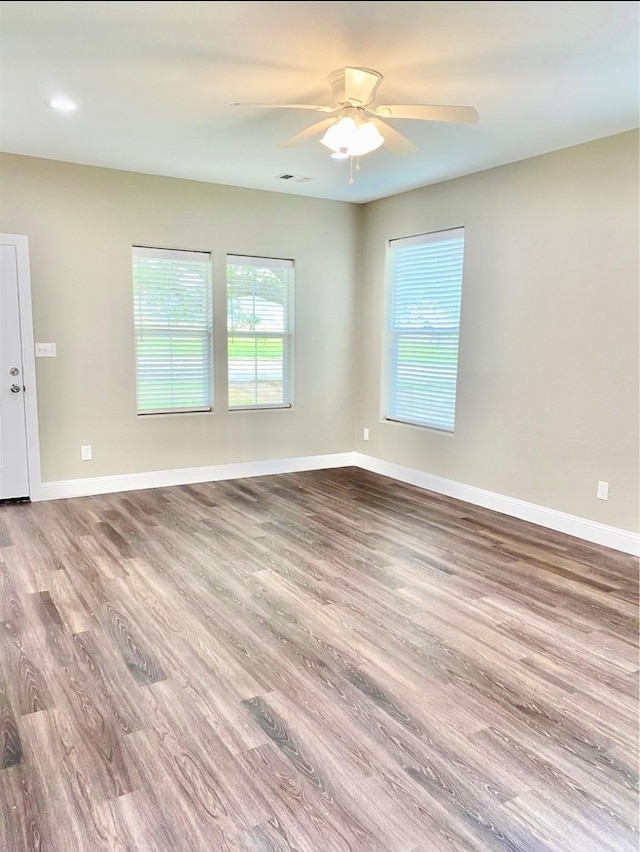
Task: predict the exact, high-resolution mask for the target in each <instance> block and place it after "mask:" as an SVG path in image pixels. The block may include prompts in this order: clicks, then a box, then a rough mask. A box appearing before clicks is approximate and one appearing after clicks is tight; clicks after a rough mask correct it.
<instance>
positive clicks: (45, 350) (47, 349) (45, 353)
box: [36, 343, 57, 358]
mask: <svg viewBox="0 0 640 852" xmlns="http://www.w3.org/2000/svg"><path fill="white" fill-rule="evenodd" d="M56 354H57V353H56V344H55V343H36V358H55V357H56Z"/></svg>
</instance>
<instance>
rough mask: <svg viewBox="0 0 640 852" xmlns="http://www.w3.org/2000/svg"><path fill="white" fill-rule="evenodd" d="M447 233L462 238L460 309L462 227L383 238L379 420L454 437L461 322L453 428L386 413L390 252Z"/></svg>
mask: <svg viewBox="0 0 640 852" xmlns="http://www.w3.org/2000/svg"><path fill="white" fill-rule="evenodd" d="M443 234H448V235H449V236H448V237H447V239H451V240H454V239H456V238H459V236H460V235H462V238H463V265H462V281H461V285H460V286H461V293H460V305H461V309H462V287H463V285H464V252H465V249H466V240H465V226H464V225H454V226H452V227H448V228H440V229H438V230H437V231H427V232H424V233H420V234H412V235H411V236H408V237H398V238H393V239H389V240H387V241H386V250H385V279H384V281H385V292H384V300H383V317H382V321H383V346H382V370H381V392H380V422H381V423H391V424H394V425H396V426H398V425H399V426H410V427H412V428H414V429H420V430H422V431H427V432H434V433H437V434H438V435H443V436H448V437H453V436H454V434H455V428H456V420H457V411H458V377H459V372H460V339H461V334H460V330H461V325H462V318H461V319H460V326H459V329H458V359H457V363H456V394H455V399H454V411H453V428H452V429H447V428H445V427H443V426H435V425H433V424H431V423H420V422H418V421H416V420H409V419H401V418H400V417H398V416H396V415H391V414H390V413H389V409H390V407H391V406H390V400H391V397H392V389H393V386H394V383H395V376H394V371H393V358H392V350H393V345H394V342H395V340H396V339H397V335H396V334H394V333H393V332H392V330H391V308H392V305H393V295H394V293H393V284H394V282H393V253H394V250H396V249H398V248H406V247H409V246H412V245H425V244H428V243H434V242H442V235H443Z"/></svg>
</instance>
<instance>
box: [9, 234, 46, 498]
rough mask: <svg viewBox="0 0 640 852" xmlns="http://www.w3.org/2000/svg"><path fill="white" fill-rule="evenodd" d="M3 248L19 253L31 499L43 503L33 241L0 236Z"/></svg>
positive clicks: (21, 334) (21, 331)
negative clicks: (30, 246) (34, 334)
mask: <svg viewBox="0 0 640 852" xmlns="http://www.w3.org/2000/svg"><path fill="white" fill-rule="evenodd" d="M0 245H3V246H7V245H8V246H13V247H14V248H15V251H16V268H17V275H18V309H19V312H20V341H21V349H22V353H21V354H22V379H23V382H22V383H23V384H24V386H25V388H26V390H25V394H24V411H25V425H26V430H27V468H28V471H29V497H30V498H31V500H34V501H35V500H40V499H41V485H42V479H41V473H40V437H39V432H38V394H37V389H36V359H35V345H34V340H33V309H32V305H31V271H30V267H29V238H28V237H26V236H24V235H22V234H0Z"/></svg>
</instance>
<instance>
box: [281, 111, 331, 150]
mask: <svg viewBox="0 0 640 852" xmlns="http://www.w3.org/2000/svg"><path fill="white" fill-rule="evenodd" d="M335 121H336V120H335V118H323V119H322V121H316V123H315V124H312V125H311V127H306V128H305V129H304V130H301V131H300V133H296V134H295V136H290V137H289V138H288V139H285V140H284V142H280V144H279V145H278V148H293V146H294V145H299V144H300V142H305V141H306V140H307V139H311V137H312V136H317V135H318V134H319V133H322V131H323V130H326V129H327V127H330V125H332V124H335Z"/></svg>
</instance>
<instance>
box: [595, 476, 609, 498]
mask: <svg viewBox="0 0 640 852" xmlns="http://www.w3.org/2000/svg"><path fill="white" fill-rule="evenodd" d="M596 496H597V498H598V500H608V499H609V483H608V482H602V481H601V480H600V481H599V482H598V490H597V492H596Z"/></svg>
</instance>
